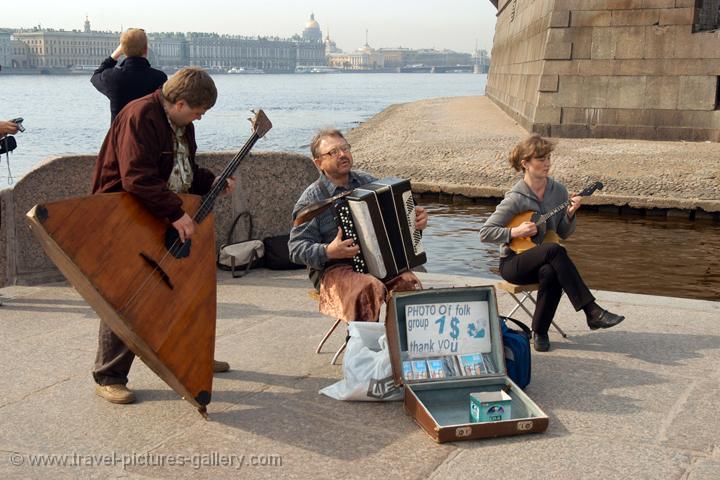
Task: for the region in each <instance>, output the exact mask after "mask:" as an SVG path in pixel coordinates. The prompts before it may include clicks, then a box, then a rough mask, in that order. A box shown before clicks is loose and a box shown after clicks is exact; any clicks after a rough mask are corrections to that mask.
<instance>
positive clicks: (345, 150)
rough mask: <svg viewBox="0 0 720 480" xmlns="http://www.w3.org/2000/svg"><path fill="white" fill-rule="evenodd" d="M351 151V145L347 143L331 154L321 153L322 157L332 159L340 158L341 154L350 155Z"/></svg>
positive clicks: (336, 148)
mask: <svg viewBox="0 0 720 480" xmlns="http://www.w3.org/2000/svg"><path fill="white" fill-rule="evenodd" d="M350 149H351V148H350V145H349V144H347V143H346V144H345V145H342V146H340V147H335V148H333V149H332V150H330V151H329V152H325V153H321V154H320V156H321V157H322V156H325V155H330V156H331V157H332V158H338V157H339V156H340V154H341V153H350Z"/></svg>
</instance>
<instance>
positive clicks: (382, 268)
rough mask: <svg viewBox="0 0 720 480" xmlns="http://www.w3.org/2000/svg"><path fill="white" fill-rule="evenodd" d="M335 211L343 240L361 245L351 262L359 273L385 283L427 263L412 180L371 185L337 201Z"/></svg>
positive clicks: (385, 181)
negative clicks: (417, 222)
mask: <svg viewBox="0 0 720 480" xmlns="http://www.w3.org/2000/svg"><path fill="white" fill-rule="evenodd" d="M333 209H334V216H335V221H336V223H337V224H338V226H339V227H340V228H341V229H342V232H343V239H348V238H349V239H352V240H354V242H355V243H356V244H357V245H359V246H360V253H358V254H357V255H356V256H355V257H354V258H353V259H352V265H353V269H354V270H355V271H356V272H359V273H369V274H370V275H373V276H375V277H377V278H379V279H380V280H383V281H385V280H389V279H391V278H393V277H396V276H397V275H399V274H400V273H402V272H405V271H407V270H410V269H411V268H413V267H416V266H418V265H422V264H424V263H425V262H426V261H427V256H426V255H425V248H424V247H423V245H422V242H421V241H420V240H421V238H422V232H421V231H420V230H417V229H416V228H415V200H414V199H413V196H412V192H411V191H410V181H409V180H402V179H397V178H386V179H382V180H377V181H375V182H372V183H368V184H366V185H363V186H361V187H358V188H356V189H354V190H353V191H352V192H351V193H350V194H349V195H346V196H344V197H342V198H340V199H338V200H336V201H335V203H334V205H333Z"/></svg>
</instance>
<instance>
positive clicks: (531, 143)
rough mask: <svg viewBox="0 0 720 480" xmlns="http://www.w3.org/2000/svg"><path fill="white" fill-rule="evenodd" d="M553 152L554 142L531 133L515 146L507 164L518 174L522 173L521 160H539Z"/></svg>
mask: <svg viewBox="0 0 720 480" xmlns="http://www.w3.org/2000/svg"><path fill="white" fill-rule="evenodd" d="M553 150H555V142H554V141H552V140H550V139H547V138H543V137H541V136H540V135H538V134H537V133H533V134H532V135H530V136H529V137H527V138H525V139H524V140H521V141H520V142H519V143H518V144H517V145H515V148H513V149H512V151H511V152H510V155H508V162H509V163H510V166H511V167H512V168H514V169H515V170H517V171H518V172H522V171H523V170H524V169H523V165H522V162H523V160H530V159H531V158H534V157H536V158H541V157H544V156H545V155H547V154H548V153H550V152H552V151H553Z"/></svg>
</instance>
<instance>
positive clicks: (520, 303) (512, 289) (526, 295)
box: [497, 280, 567, 338]
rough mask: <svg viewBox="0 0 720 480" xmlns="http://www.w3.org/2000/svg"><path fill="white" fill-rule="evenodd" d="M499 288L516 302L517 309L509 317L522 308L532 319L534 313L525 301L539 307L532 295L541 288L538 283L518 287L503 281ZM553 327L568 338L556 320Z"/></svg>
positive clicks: (498, 285)
mask: <svg viewBox="0 0 720 480" xmlns="http://www.w3.org/2000/svg"><path fill="white" fill-rule="evenodd" d="M497 287H498V288H500V289H502V290H505V291H506V292H507V293H509V294H510V296H511V297H512V298H513V300H515V304H516V305H515V307H514V308H513V309H512V310H511V311H510V313H509V314H507V315H506V316H507V317H512V315H513V313H515V312H516V311H517V310H518V309H519V308H521V309H522V310H523V311H525V313H527V314H528V316H530V318H532V316H533V313H532V312H531V311H530V310H528V308H527V307H526V306H525V305H524V302H525V300H528V299H529V300H530V301H531V302H532V303H533V305H537V302H536V301H535V297H533V295H532V293H533V292H536V291H537V290H538V288H540V285H539V284H537V283H531V284H529V285H516V284H514V283H510V282H507V281H505V280H503V281H502V282H498V283H497ZM520 293H522V294H523V296H522V298H518V297H517V295H516V294H520ZM552 326H553V327H555V330H557V331H558V333H559V334H560V335H562V336H563V338H567V334H566V333H565V332H563V331H562V329H561V328H560V327H558V325H557V323H555V320H553V321H552Z"/></svg>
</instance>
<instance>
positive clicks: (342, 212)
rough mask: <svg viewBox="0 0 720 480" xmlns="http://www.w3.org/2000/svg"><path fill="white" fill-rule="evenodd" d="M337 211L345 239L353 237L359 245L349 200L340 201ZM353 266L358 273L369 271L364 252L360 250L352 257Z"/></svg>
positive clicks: (338, 221)
mask: <svg viewBox="0 0 720 480" xmlns="http://www.w3.org/2000/svg"><path fill="white" fill-rule="evenodd" d="M335 211H336V213H337V219H336V220H337V224H338V225H339V226H340V229H341V230H342V232H343V240H347V239H351V240H352V241H353V243H354V244H355V245H359V243H358V236H357V232H356V231H355V224H354V223H353V219H352V215H351V214H350V207H349V206H348V204H347V202H340V203H339V204H338V205H337V206H336V210H335ZM352 267H353V270H354V271H356V272H358V273H367V272H368V269H367V265H366V264H365V257H363V254H362V252H358V254H357V255H355V256H354V257H353V258H352Z"/></svg>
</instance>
